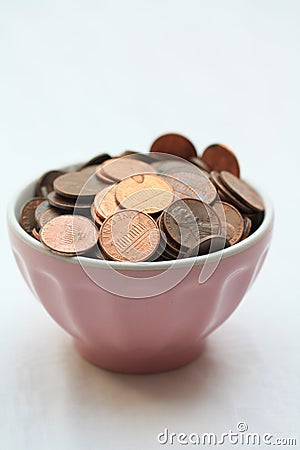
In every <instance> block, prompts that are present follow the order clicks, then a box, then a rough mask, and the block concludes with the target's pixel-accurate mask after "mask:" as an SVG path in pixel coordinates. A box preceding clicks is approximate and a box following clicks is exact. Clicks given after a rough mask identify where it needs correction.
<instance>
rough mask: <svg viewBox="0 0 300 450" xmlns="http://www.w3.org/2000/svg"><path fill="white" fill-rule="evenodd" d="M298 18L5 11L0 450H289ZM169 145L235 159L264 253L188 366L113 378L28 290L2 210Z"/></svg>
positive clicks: (190, 7) (298, 416)
mask: <svg viewBox="0 0 300 450" xmlns="http://www.w3.org/2000/svg"><path fill="white" fill-rule="evenodd" d="M299 14H300V6H299V2H297V1H296V0H295V1H293V0H290V1H289V2H287V3H286V2H280V1H272V0H262V1H261V2H257V1H252V2H240V1H238V0H236V1H233V0H229V1H226V2H223V1H221V0H219V1H218V0H216V1H213V2H204V1H202V0H200V1H199V0H191V1H189V2H180V1H177V0H173V1H160V2H159V1H152V2H139V1H132V0H129V1H127V2H121V1H112V2H103V1H92V0H91V1H86V2H71V1H67V0H60V1H59V2H38V1H28V2H21V1H18V0H3V1H2V2H1V5H0V46H1V47H0V61H1V70H0V85H1V87H0V90H1V91H0V97H1V102H0V103H1V107H0V127H1V130H0V149H1V156H2V165H1V177H0V181H1V203H2V211H3V214H2V215H1V220H3V223H2V227H1V229H2V233H1V235H0V237H1V251H2V265H1V286H2V295H1V303H0V305H1V306H0V308H1V311H0V351H1V364H0V370H1V373H0V448H1V450H2V449H3V450H19V449H22V450H23V449H24V450H27V449H28V450H50V449H51V450H52V449H56V450H69V449H70V450H71V449H72V450H81V449H82V450H83V449H84V450H85V449H89V450H94V449H95V450H98V449H107V450H110V449H113V450H115V449H117V450H141V449H143V450H152V449H156V448H164V447H165V448H174V449H177V448H195V446H193V445H192V444H190V445H186V446H183V445H180V444H179V443H178V442H177V441H175V442H177V443H175V444H174V445H171V444H170V443H169V444H168V445H165V446H163V445H161V444H159V443H158V440H157V436H158V434H159V433H161V432H163V430H164V429H165V428H167V429H168V430H169V432H170V433H173V432H174V433H177V435H178V433H180V432H184V433H187V434H189V433H192V432H194V433H198V434H201V433H205V432H206V433H209V432H211V433H215V434H216V435H218V436H219V437H220V435H221V434H222V433H226V432H228V431H229V430H230V429H231V430H233V431H236V430H237V424H238V423H239V422H245V423H247V425H248V431H249V432H253V433H254V432H256V433H261V436H262V435H263V434H264V433H270V434H272V435H274V438H273V439H275V438H277V437H280V438H297V439H298V446H300V436H299V429H300V408H299V405H300V398H299V397H300V395H299V394H300V390H299V378H300V373H299V372H300V370H299V369H300V364H299V355H300V352H299V342H300V332H299V318H300V306H299V304H300V295H299V294H300V289H299V261H298V258H299V250H300V240H299V222H300V214H299V182H300V176H299V167H300V158H299V153H300V150H299V104H300V88H299V86H300V83H299V80H300V59H299V50H300V49H299V42H300V28H299V23H298V22H299ZM167 131H177V132H179V133H183V134H186V135H187V136H188V137H189V138H190V139H191V140H192V141H193V142H194V143H195V144H196V146H197V148H198V149H199V152H201V151H202V149H203V148H204V147H205V146H206V145H208V144H210V143H212V142H215V141H221V142H225V143H227V144H228V145H231V146H232V147H233V149H234V150H235V152H236V153H237V155H238V157H239V160H240V163H241V168H242V174H243V175H244V176H245V177H246V178H247V179H251V180H253V181H255V182H256V183H257V184H259V185H262V186H263V187H264V188H265V190H266V191H267V192H269V194H270V196H271V197H272V199H273V202H274V204H275V210H276V227H275V234H274V240H273V245H272V247H271V251H270V253H269V255H268V258H267V260H266V263H265V265H264V267H263V270H262V272H261V274H260V276H259V278H258V279H257V281H256V283H255V285H254V286H253V288H252V289H251V291H250V292H249V293H248V294H247V295H246V296H245V298H244V300H243V302H242V304H241V305H240V307H239V308H238V310H237V311H236V312H235V313H234V314H233V316H232V317H231V318H230V319H229V320H228V321H227V322H226V323H225V324H224V325H223V326H222V327H221V328H220V329H218V330H217V331H216V332H215V333H213V335H211V336H210V337H209V339H208V343H207V346H206V348H205V350H204V352H203V354H202V355H201V356H200V357H199V358H198V359H197V360H195V361H194V362H193V363H191V364H189V365H187V366H186V367H184V368H181V369H179V370H176V371H173V372H169V373H163V374H158V375H146V376H135V375H134V376H133V375H122V374H116V373H110V372H108V371H105V370H101V369H99V368H96V367H94V366H92V365H90V364H89V363H87V362H86V361H84V360H83V359H82V358H81V357H80V356H79V355H78V354H77V353H76V351H75V349H74V348H73V346H72V343H71V339H70V338H69V337H68V336H67V335H66V334H65V333H64V332H63V331H62V330H61V329H60V328H59V327H58V326H57V325H56V324H55V323H54V322H53V320H52V319H50V317H49V316H48V315H47V313H46V312H45V310H44V309H43V308H42V306H41V305H40V304H39V303H38V302H37V301H36V300H35V299H34V298H33V296H32V294H31V293H30V292H29V290H28V289H27V287H26V286H25V283H24V281H23V280H22V278H21V275H20V274H19V272H18V269H17V266H16V264H15V262H14V260H13V257H12V254H11V253H10V249H9V244H8V239H7V233H6V231H5V223H4V219H5V218H4V210H5V206H6V203H7V201H8V199H9V195H11V193H13V192H15V191H17V190H18V189H20V188H21V186H23V185H24V184H25V183H26V182H28V181H29V180H31V179H33V178H35V177H37V176H38V175H39V174H40V173H43V172H44V171H46V170H48V169H50V168H57V167H61V166H63V165H65V164H68V163H71V162H75V161H80V160H86V159H88V158H90V157H92V156H93V155H95V154H97V153H100V152H103V151H105V152H110V153H111V154H116V153H118V152H119V151H121V150H124V149H133V150H140V151H146V150H147V149H148V148H149V145H150V143H151V142H152V140H153V139H154V138H155V137H156V136H157V135H159V134H162V133H164V132H167ZM297 433H298V434H297ZM176 439H177V437H176ZM272 442H273V441H272ZM223 447H224V448H226V449H229V448H231V447H232V445H231V444H229V443H228V442H227V444H226V445H225V444H224V446H223ZM234 447H235V448H242V447H243V446H242V444H239V445H238V446H233V448H234ZM248 448H249V447H248ZM260 448H270V447H269V446H267V445H265V444H264V445H261V447H260ZM286 448H292V447H286ZM294 448H296V447H295V446H294Z"/></svg>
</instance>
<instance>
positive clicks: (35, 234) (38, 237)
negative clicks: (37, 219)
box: [32, 228, 41, 241]
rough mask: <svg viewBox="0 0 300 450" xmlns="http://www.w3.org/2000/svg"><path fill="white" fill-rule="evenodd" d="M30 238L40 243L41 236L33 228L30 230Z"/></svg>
mask: <svg viewBox="0 0 300 450" xmlns="http://www.w3.org/2000/svg"><path fill="white" fill-rule="evenodd" d="M32 236H33V237H34V238H35V239H36V240H37V241H41V236H40V234H39V232H38V231H37V229H36V228H33V230H32Z"/></svg>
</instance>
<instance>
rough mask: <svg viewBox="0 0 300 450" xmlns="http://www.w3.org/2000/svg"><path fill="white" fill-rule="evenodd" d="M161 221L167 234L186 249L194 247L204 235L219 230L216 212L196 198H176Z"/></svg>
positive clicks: (215, 232)
mask: <svg viewBox="0 0 300 450" xmlns="http://www.w3.org/2000/svg"><path fill="white" fill-rule="evenodd" d="M163 221H164V226H165V229H166V231H167V234H168V235H170V237H171V238H172V239H173V240H174V241H175V242H176V243H177V244H179V245H180V246H183V247H185V248H186V249H188V248H194V247H195V246H196V245H199V243H200V241H201V240H202V239H204V237H207V236H210V235H212V234H219V233H220V231H221V223H220V220H219V218H218V215H217V214H216V212H215V211H214V210H213V209H212V207H211V206H209V205H208V204H206V203H204V202H202V201H201V200H197V199H182V200H177V201H176V202H174V203H173V204H172V205H171V206H169V208H168V209H167V210H166V211H165V212H164V214H163Z"/></svg>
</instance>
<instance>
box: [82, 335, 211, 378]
mask: <svg viewBox="0 0 300 450" xmlns="http://www.w3.org/2000/svg"><path fill="white" fill-rule="evenodd" d="M74 345H75V347H76V349H77V351H78V353H79V354H80V355H81V356H82V357H83V358H84V359H86V360H87V361H88V362H90V363H92V364H93V365H95V366H98V367H101V368H102V369H106V370H110V371H112V372H120V373H128V374H151V373H158V372H166V371H169V370H174V369H178V368H179V367H182V366H184V365H186V364H188V363H190V362H191V361H193V360H194V359H195V358H197V356H199V355H200V353H201V352H202V351H203V349H204V345H205V339H203V340H202V341H199V342H197V345H195V346H194V347H193V348H192V349H189V350H186V351H185V352H184V353H182V352H181V353H180V355H179V354H173V355H170V354H168V356H166V355H164V356H158V357H157V358H149V359H145V358H140V359H139V360H132V359H131V358H130V357H123V358H122V357H121V356H120V357H118V358H117V357H115V358H113V357H111V356H110V355H107V354H106V355H102V354H99V352H96V351H95V349H91V348H90V347H88V346H87V345H85V344H84V343H82V342H81V341H79V340H78V339H74Z"/></svg>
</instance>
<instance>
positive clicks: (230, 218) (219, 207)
mask: <svg viewBox="0 0 300 450" xmlns="http://www.w3.org/2000/svg"><path fill="white" fill-rule="evenodd" d="M213 208H214V210H215V211H216V213H217V214H218V216H219V219H220V221H221V225H222V229H223V230H224V233H222V234H224V235H225V236H226V240H227V241H228V243H229V244H230V245H233V244H236V243H237V242H239V241H240V240H241V238H242V235H243V231H244V219H243V217H242V215H241V213H240V212H239V211H238V210H237V209H236V208H235V207H234V206H232V205H230V204H229V203H226V202H215V203H214V206H213ZM223 218H224V221H225V223H224V221H223Z"/></svg>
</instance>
